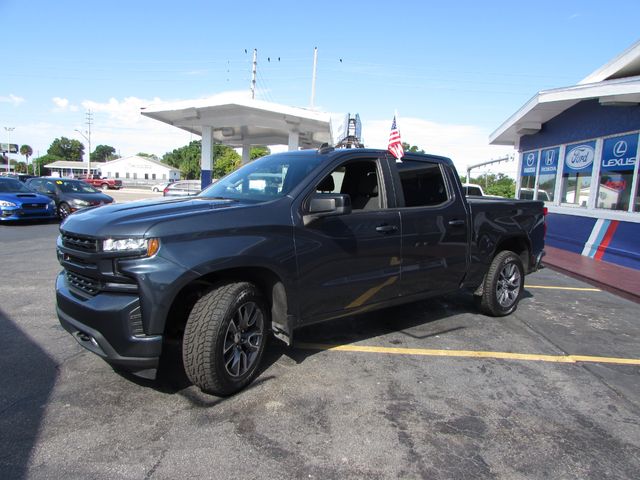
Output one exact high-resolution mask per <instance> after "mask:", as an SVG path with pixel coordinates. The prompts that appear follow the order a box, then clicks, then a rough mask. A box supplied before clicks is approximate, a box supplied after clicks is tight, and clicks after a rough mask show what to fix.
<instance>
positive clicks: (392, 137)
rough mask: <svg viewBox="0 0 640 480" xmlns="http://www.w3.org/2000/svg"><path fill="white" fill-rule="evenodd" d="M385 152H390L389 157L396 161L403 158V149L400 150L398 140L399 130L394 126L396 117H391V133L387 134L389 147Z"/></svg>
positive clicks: (400, 146) (400, 143)
mask: <svg viewBox="0 0 640 480" xmlns="http://www.w3.org/2000/svg"><path fill="white" fill-rule="evenodd" d="M387 150H389V152H391V155H393V156H394V157H396V158H397V159H401V158H402V157H403V156H404V149H403V148H402V141H401V140H400V130H398V126H397V125H396V116H395V115H394V116H393V123H392V124H391V133H390V134H389V147H387Z"/></svg>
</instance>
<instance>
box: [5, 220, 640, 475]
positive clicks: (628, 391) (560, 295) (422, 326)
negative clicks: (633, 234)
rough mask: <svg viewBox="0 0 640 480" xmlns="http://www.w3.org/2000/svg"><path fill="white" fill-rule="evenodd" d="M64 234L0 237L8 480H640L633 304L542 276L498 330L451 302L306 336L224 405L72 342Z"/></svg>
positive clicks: (639, 360)
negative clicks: (62, 258) (65, 302)
mask: <svg viewBox="0 0 640 480" xmlns="http://www.w3.org/2000/svg"><path fill="white" fill-rule="evenodd" d="M57 228H58V226H57V224H55V223H52V224H26V225H17V226H6V225H0V265H1V266H2V268H1V270H0V271H1V272H2V276H1V277H0V386H1V388H0V412H1V415H0V478H3V479H4V478H34V479H39V478H71V479H73V478H97V479H102V478H104V479H107V478H109V479H114V478H124V479H129V478H130V479H141V478H213V479H217V478H255V479H262V478H265V479H266V478H269V479H274V478H283V479H284V478H323V479H325V478H336V479H338V478H340V479H342V478H433V479H450V478H474V479H475V478H480V479H484V478H487V479H488V478H507V479H520V478H522V479H525V478H526V479H532V478H535V479H538V478H539V479H549V478H592V479H602V478H621V479H622V478H624V479H631V478H637V477H638V471H640V400H638V399H639V398H640V381H639V380H640V348H639V343H638V339H639V338H640V324H639V322H638V314H637V312H638V305H637V304H636V303H632V302H630V301H628V300H625V299H622V298H620V297H616V296H614V295H612V294H610V293H607V292H603V291H600V290H598V289H594V288H592V287H591V286H590V285H587V284H585V283H582V282H579V281H577V280H574V279H572V278H569V277H566V276H563V275H562V274H559V273H557V272H554V271H551V270H548V269H545V270H542V271H540V272H537V273H535V274H533V275H531V276H529V277H527V287H526V292H525V296H524V298H523V300H522V301H521V304H520V306H519V308H518V310H517V311H516V312H515V314H513V315H511V316H509V317H505V318H501V319H495V318H490V317H486V316H483V315H480V314H478V313H477V311H476V310H475V308H474V305H473V302H472V299H471V297H470V296H469V295H467V294H456V295H450V296H447V297H444V298H441V299H436V300H430V301H424V302H419V303H416V304H412V305H407V306H403V307H399V308H393V309H387V310H383V311H378V312H375V313H371V314H367V315H362V316H358V317H354V318H351V319H347V320H340V321H334V322H330V323H325V324H320V325H316V326H312V327H307V328H305V329H303V330H301V331H298V332H296V342H295V345H294V347H293V348H287V347H285V346H283V345H281V344H280V343H279V342H277V341H273V342H272V343H271V344H270V346H269V349H268V352H267V361H266V365H265V368H264V370H263V371H262V373H261V375H260V376H259V378H258V379H257V381H256V382H255V383H254V384H253V385H252V386H250V387H249V388H247V389H246V390H244V391H242V392H240V393H239V394H237V395H235V396H233V397H230V398H226V399H223V398H218V397H213V396H209V395H205V394H202V393H201V392H200V391H199V390H198V389H196V388H195V387H193V386H190V385H188V384H186V383H185V382H184V379H183V378H181V377H180V376H179V375H177V376H175V377H173V378H172V381H169V382H167V381H165V382H161V383H157V382H150V381H144V380H138V379H135V378H132V377H129V376H124V375H121V374H118V373H116V372H114V371H113V370H112V369H111V368H110V367H109V366H108V365H107V364H105V363H104V362H102V361H101V360H100V359H99V358H97V357H96V356H94V355H93V354H90V353H88V352H85V351H84V350H83V349H82V348H81V347H80V346H79V345H77V344H76V342H75V341H74V340H73V339H72V338H71V337H70V336H69V335H68V334H67V333H66V332H65V331H64V330H63V329H62V328H61V327H60V325H59V324H58V321H57V319H56V315H55V296H54V288H53V287H54V279H55V276H56V274H57V272H58V270H59V266H58V264H57V261H56V258H55V237H56V235H57ZM176 370H178V369H176Z"/></svg>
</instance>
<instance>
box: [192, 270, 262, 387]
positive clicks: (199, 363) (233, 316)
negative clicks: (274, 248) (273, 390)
mask: <svg viewBox="0 0 640 480" xmlns="http://www.w3.org/2000/svg"><path fill="white" fill-rule="evenodd" d="M268 322H269V309H268V308H267V304H266V302H265V300H264V298H263V296H262V294H261V293H260V291H259V290H258V289H257V288H256V287H255V286H254V285H253V284H251V283H247V282H238V283H227V284H223V285H220V286H218V287H216V288H213V289H212V290H210V291H209V292H208V293H206V294H205V295H204V296H203V297H201V298H200V299H199V300H198V301H197V302H196V304H195V305H194V307H193V309H192V310H191V313H190V314H189V318H188V319H187V324H186V327H185V332H184V339H183V350H182V352H183V353H182V357H183V361H184V369H185V372H186V374H187V376H188V377H189V380H191V382H192V383H193V384H194V385H196V386H198V387H200V389H202V391H204V392H206V393H211V394H214V395H219V396H228V395H231V394H233V393H235V392H237V391H238V390H240V389H242V388H244V387H245V386H246V385H248V384H249V383H250V382H251V381H252V380H253V379H254V378H255V377H256V375H257V373H258V368H259V366H260V363H261V360H262V357H263V354H264V350H265V346H266V340H267V326H268Z"/></svg>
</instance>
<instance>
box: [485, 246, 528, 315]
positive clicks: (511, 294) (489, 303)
mask: <svg viewBox="0 0 640 480" xmlns="http://www.w3.org/2000/svg"><path fill="white" fill-rule="evenodd" d="M523 289H524V267H523V266H522V260H520V257H519V256H518V255H516V254H515V253H513V252H511V251H509V250H505V251H502V252H500V253H498V254H497V255H496V256H495V257H494V259H493V261H492V262H491V265H490V266H489V271H488V272H487V274H486V276H485V278H484V282H483V284H482V295H481V296H479V297H476V299H477V303H478V306H479V307H480V310H481V311H482V312H483V313H485V314H486V315H490V316H492V317H504V316H506V315H509V314H511V313H513V312H515V310H516V308H518V302H519V301H520V297H522V291H523Z"/></svg>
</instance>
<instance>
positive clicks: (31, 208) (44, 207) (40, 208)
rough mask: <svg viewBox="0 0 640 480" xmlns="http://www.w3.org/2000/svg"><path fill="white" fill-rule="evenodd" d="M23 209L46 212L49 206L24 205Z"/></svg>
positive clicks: (44, 204)
mask: <svg viewBox="0 0 640 480" xmlns="http://www.w3.org/2000/svg"><path fill="white" fill-rule="evenodd" d="M22 209H23V210H46V209H47V204H46V203H23V204H22Z"/></svg>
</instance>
